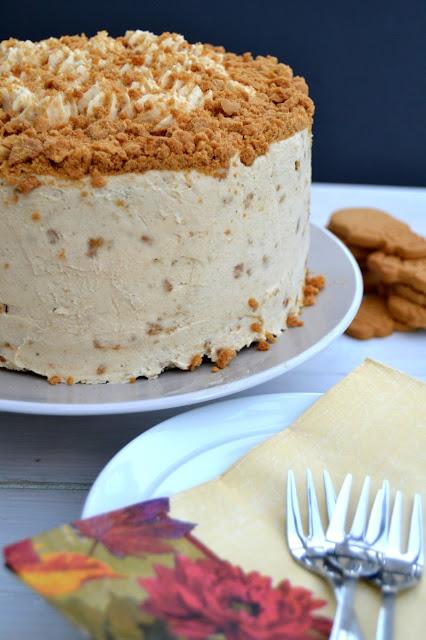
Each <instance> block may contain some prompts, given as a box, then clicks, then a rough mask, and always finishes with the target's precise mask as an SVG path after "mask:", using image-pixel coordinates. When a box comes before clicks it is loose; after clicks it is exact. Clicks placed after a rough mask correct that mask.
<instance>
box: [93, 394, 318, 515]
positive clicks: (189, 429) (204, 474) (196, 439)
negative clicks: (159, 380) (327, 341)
mask: <svg viewBox="0 0 426 640" xmlns="http://www.w3.org/2000/svg"><path fill="white" fill-rule="evenodd" d="M320 395H321V394H319V393H272V394H266V395H259V396H250V397H248V398H234V399H233V400H227V401H225V402H217V403H214V404H210V405H207V406H205V407H200V408H199V409H193V410H192V411H187V412H185V413H181V414H179V415H178V416H174V417H173V418H170V419H169V420H166V421H165V422H162V423H161V424H158V425H157V426H156V427H154V428H153V429H150V430H149V431H147V432H146V433H143V434H142V435H140V436H138V437H137V438H135V439H134V440H132V441H131V442H129V444H128V445H126V446H125V447H124V448H123V449H121V451H119V452H118V453H117V454H116V455H115V456H114V457H113V458H112V460H111V461H110V462H109V463H108V464H107V465H106V467H105V468H104V469H103V470H102V471H101V473H100V474H99V476H98V477H97V479H96V481H95V483H94V485H93V486H92V488H91V490H90V493H89V495H88V496H87V499H86V502H85V505H84V508H83V515H82V517H83V518H89V517H90V516H94V515H98V514H99V513H104V512H106V511H112V510H113V509H120V508H121V507H125V506H127V505H129V504H134V503H135V502H140V501H142V500H149V499H150V498H159V497H165V496H171V495H173V494H175V493H179V492H180V491H184V490H185V489H189V488H191V487H194V486H196V485H198V484H201V483H203V482H207V481H208V480H212V479H213V478H215V477H217V476H218V475H220V474H221V473H223V472H224V471H226V469H228V468H229V467H230V466H231V465H232V464H233V463H234V462H236V461H237V460H238V459H239V458H241V456H243V455H245V454H246V453H247V452H248V451H249V450H250V449H252V448H253V447H254V446H256V445H257V444H260V443H261V442H263V441H264V440H266V439H267V438H270V437H271V436H273V435H274V434H275V433H277V432H278V431H282V430H283V429H285V428H286V427H288V426H289V425H290V424H291V423H292V422H293V421H294V420H296V418H298V417H299V416H300V415H301V414H302V413H304V412H305V411H306V409H308V408H309V407H310V406H311V405H312V404H313V403H314V402H315V401H316V400H318V398H319V397H320Z"/></svg>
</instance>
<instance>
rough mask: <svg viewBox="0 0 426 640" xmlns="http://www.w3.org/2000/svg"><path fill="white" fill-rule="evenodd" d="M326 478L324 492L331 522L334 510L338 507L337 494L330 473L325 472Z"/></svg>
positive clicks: (324, 476)
mask: <svg viewBox="0 0 426 640" xmlns="http://www.w3.org/2000/svg"><path fill="white" fill-rule="evenodd" d="M323 478H324V492H325V502H326V505H327V515H328V521H329V522H330V520H331V518H332V517H333V513H334V509H335V507H336V492H335V490H334V487H333V483H332V481H331V478H330V474H329V473H328V471H323Z"/></svg>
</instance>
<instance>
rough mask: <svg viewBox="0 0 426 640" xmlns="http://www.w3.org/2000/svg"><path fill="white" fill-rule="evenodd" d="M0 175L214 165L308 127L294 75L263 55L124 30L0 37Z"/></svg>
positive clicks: (304, 92) (304, 95) (309, 109)
mask: <svg viewBox="0 0 426 640" xmlns="http://www.w3.org/2000/svg"><path fill="white" fill-rule="evenodd" d="M0 85H1V92H0V175H1V174H2V175H4V176H6V177H8V178H9V179H13V177H14V176H25V177H26V178H28V179H29V178H30V177H31V180H28V179H27V180H26V182H21V183H19V184H18V186H17V189H18V190H20V191H22V192H23V193H27V192H28V191H29V190H31V189H34V188H36V186H39V183H37V182H36V180H37V179H36V178H35V175H46V174H52V175H58V176H63V177H68V178H73V179H79V178H81V177H83V176H84V175H87V174H91V175H93V176H94V178H93V184H94V186H99V187H101V186H103V184H102V176H105V175H112V174H119V173H131V172H136V173H140V172H144V171H147V170H150V169H171V170H182V169H196V170H198V171H200V172H203V173H208V174H214V175H216V176H218V177H220V176H221V175H223V172H224V171H226V170H227V169H228V168H229V166H230V163H231V159H232V158H233V157H234V156H235V155H239V156H240V158H241V161H242V162H243V163H245V164H252V163H253V161H254V160H255V158H256V157H257V156H259V155H262V154H264V153H265V152H266V151H267V149H268V147H269V145H270V144H271V143H273V142H277V141H279V140H284V139H285V138H288V137H290V136H291V135H293V134H294V133H297V132H298V131H301V130H302V129H305V128H308V129H310V128H311V126H312V115H313V103H312V101H311V99H310V98H309V96H308V89H307V86H306V83H305V81H304V80H303V78H301V77H298V76H294V75H293V72H292V69H291V68H290V67H289V66H287V65H285V64H282V63H279V62H278V60H277V59H276V58H274V57H272V56H257V57H256V58H253V56H252V55H251V54H250V53H245V54H244V55H236V54H233V53H228V52H226V51H225V50H224V49H223V48H221V47H215V46H212V45H208V44H190V43H188V42H187V41H186V40H185V39H184V38H183V36H181V35H179V34H175V33H163V34H161V35H159V36H156V35H154V34H152V33H150V32H148V31H127V32H126V33H125V35H124V36H122V37H120V38H112V37H110V36H109V35H108V34H107V33H106V32H105V31H102V32H100V33H98V34H97V35H95V36H93V37H92V38H88V37H86V36H84V35H82V36H64V37H62V38H49V39H47V40H42V41H40V42H31V41H29V40H27V41H20V40H16V39H13V38H11V39H9V40H5V41H3V42H1V43H0Z"/></svg>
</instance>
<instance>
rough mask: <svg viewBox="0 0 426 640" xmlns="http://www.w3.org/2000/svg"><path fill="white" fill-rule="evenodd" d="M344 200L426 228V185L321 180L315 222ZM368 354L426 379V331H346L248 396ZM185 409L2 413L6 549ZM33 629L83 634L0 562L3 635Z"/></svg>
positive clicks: (325, 385) (304, 382)
mask: <svg viewBox="0 0 426 640" xmlns="http://www.w3.org/2000/svg"><path fill="white" fill-rule="evenodd" d="M344 206H375V207H378V208H383V209H385V210H387V211H389V212H391V213H393V214H395V215H396V216H398V217H399V218H401V219H404V220H406V221H407V222H408V223H409V224H411V225H412V227H413V228H414V229H415V230H417V231H418V232H419V233H421V234H423V235H426V189H418V188H417V189H416V188H395V187H371V186H347V185H314V187H313V194H312V220H313V221H314V222H316V223H318V224H325V222H326V221H327V219H328V216H329V214H330V212H331V211H333V210H334V209H337V208H339V207H344ZM367 356H370V357H373V358H376V359H378V360H381V361H382V362H385V363H387V364H389V365H391V366H394V367H396V368H398V369H401V370H402V371H404V372H406V373H408V374H411V375H413V376H416V377H418V378H421V379H423V380H425V381H426V333H425V332H417V333H416V334H395V335H393V336H391V337H389V338H386V339H385V340H378V339H376V340H370V341H366V342H358V341H355V340H352V339H351V338H348V337H347V336H342V337H340V338H338V339H337V340H336V341H335V342H334V343H333V344H331V345H330V346H329V347H328V348H326V349H325V350H324V351H323V352H322V353H320V354H319V355H317V356H315V357H314V358H312V360H310V361H309V362H307V363H305V364H303V365H301V366H299V367H298V368H296V369H294V370H293V371H290V372H289V373H287V374H285V375H283V376H281V377H279V378H277V379H276V380H273V381H271V382H268V383H266V384H264V385H261V386H258V387H256V388H254V389H252V390H249V391H246V392H243V393H242V394H240V395H250V394H255V393H276V392H284V391H317V392H321V391H326V390H327V389H329V388H330V387H331V386H332V385H333V384H335V383H336V382H337V381H338V380H340V379H341V378H342V377H343V376H344V375H345V374H346V373H348V372H349V371H351V370H352V369H353V368H354V367H355V366H357V365H358V364H359V363H360V362H361V361H362V360H363V359H364V358H365V357H367ZM0 373H1V372H0ZM183 410H184V409H178V410H176V409H175V410H168V411H162V412H155V413H148V414H133V415H124V416H110V417H89V418H85V417H77V418H62V417H54V416H53V417H43V416H25V415H19V414H6V413H0V548H2V547H3V546H4V545H6V544H7V543H10V542H14V541H17V540H19V539H21V538H23V537H27V536H31V535H33V534H35V533H38V532H40V531H43V530H45V529H49V528H51V527H54V526H55V525H58V524H60V523H64V522H69V521H71V520H73V519H75V518H77V517H78V516H79V515H80V513H81V508H82V505H83V501H84V498H85V496H86V494H87V491H88V489H89V487H90V485H91V484H92V482H93V481H94V479H95V478H96V476H97V474H98V472H99V471H100V470H101V469H102V467H103V466H104V465H105V464H106V462H107V461H108V460H109V459H110V458H111V457H112V456H113V455H114V454H115V453H116V452H117V451H118V450H119V449H120V448H121V447H122V446H123V445H125V444H126V443H127V442H129V440H131V439H132V438H134V437H136V436H137V435H138V434H140V433H141V432H143V431H145V430H146V429H148V428H149V427H151V426H153V425H155V424H157V423H158V422H160V421H162V420H164V419H166V418H168V417H170V416H172V415H173V414H176V413H178V412H181V411H183ZM29 637H31V638H33V639H34V640H77V639H78V638H80V637H81V636H80V634H79V633H78V632H77V631H76V630H75V629H74V628H72V627H71V626H70V625H68V623H67V622H65V621H64V620H63V619H62V618H61V617H60V616H59V614H57V613H56V612H55V611H53V610H52V609H50V608H49V607H48V606H47V605H46V604H45V603H44V601H43V600H42V599H41V598H39V597H38V596H36V595H33V594H32V592H30V591H29V590H28V589H26V588H25V587H24V586H22V585H21V583H20V582H18V581H17V580H16V579H15V578H14V576H12V575H10V574H8V573H7V572H6V571H5V570H4V569H3V567H0V638H1V639H2V640H3V639H4V640H24V639H26V638H29Z"/></svg>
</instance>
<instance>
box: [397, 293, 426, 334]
mask: <svg viewBox="0 0 426 640" xmlns="http://www.w3.org/2000/svg"><path fill="white" fill-rule="evenodd" d="M388 309H389V311H390V313H391V315H392V317H393V318H395V320H398V321H399V322H403V323H404V324H408V326H409V327H412V328H413V329H426V307H423V306H421V305H420V304H415V303H414V302H410V300H406V299H405V298H401V296H396V295H391V296H389V298H388Z"/></svg>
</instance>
